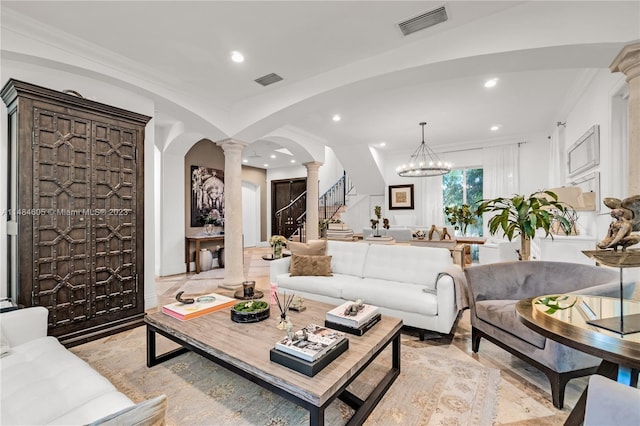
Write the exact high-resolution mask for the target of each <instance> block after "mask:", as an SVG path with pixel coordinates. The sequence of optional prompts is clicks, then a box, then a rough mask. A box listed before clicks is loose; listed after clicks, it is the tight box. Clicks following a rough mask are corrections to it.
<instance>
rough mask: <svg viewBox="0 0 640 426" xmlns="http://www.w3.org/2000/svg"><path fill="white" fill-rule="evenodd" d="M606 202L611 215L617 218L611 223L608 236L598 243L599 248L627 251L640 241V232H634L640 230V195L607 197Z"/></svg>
mask: <svg viewBox="0 0 640 426" xmlns="http://www.w3.org/2000/svg"><path fill="white" fill-rule="evenodd" d="M603 202H604V204H605V205H606V206H607V207H609V208H610V209H612V210H611V217H613V218H614V219H615V220H614V221H613V222H611V225H609V231H608V232H607V236H606V237H605V238H604V239H603V240H602V241H600V242H599V243H598V248H599V249H610V248H612V249H613V250H614V251H618V247H622V251H626V249H627V247H629V246H632V245H634V244H638V243H639V242H640V234H633V233H632V232H634V231H635V232H637V231H640V195H634V196H633V197H628V198H625V199H624V200H619V199H618V198H605V199H604V200H603Z"/></svg>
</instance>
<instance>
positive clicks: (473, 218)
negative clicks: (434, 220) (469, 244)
mask: <svg viewBox="0 0 640 426" xmlns="http://www.w3.org/2000/svg"><path fill="white" fill-rule="evenodd" d="M444 213H445V214H446V215H447V220H448V221H449V223H450V224H451V225H453V228H454V229H455V230H459V231H460V232H462V235H467V227H468V226H469V225H475V224H476V223H478V219H477V217H478V215H477V214H476V212H475V211H474V210H473V208H472V207H471V206H470V205H469V204H463V205H461V206H449V207H445V209H444Z"/></svg>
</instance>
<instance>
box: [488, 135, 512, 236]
mask: <svg viewBox="0 0 640 426" xmlns="http://www.w3.org/2000/svg"><path fill="white" fill-rule="evenodd" d="M519 147H520V145H518V144H513V145H505V146H498V147H492V148H483V149H482V164H483V186H482V196H483V198H485V199H487V198H497V197H511V196H512V195H513V194H517V193H518V191H519V190H520V183H519V182H520V178H519V175H520V173H519V171H520V156H519V152H520V148H519ZM491 216H493V214H492V213H487V214H485V215H483V223H484V225H483V227H484V230H483V235H485V236H486V237H490V235H489V228H488V226H487V224H488V223H489V219H490V218H491ZM501 235H502V233H501V232H499V233H498V235H496V237H498V238H497V239H498V240H499V239H500V238H501Z"/></svg>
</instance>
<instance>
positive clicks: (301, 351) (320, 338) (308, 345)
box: [275, 324, 346, 362]
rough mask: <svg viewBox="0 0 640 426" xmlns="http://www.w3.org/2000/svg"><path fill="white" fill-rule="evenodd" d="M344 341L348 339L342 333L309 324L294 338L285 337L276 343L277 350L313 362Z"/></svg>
mask: <svg viewBox="0 0 640 426" xmlns="http://www.w3.org/2000/svg"><path fill="white" fill-rule="evenodd" d="M342 340H346V337H345V335H344V333H343V332H341V331H336V330H333V329H330V328H326V327H323V326H321V325H316V324H309V325H307V326H306V327H304V328H303V329H301V330H299V331H297V332H295V333H294V334H293V337H292V338H289V337H285V338H284V339H282V340H280V341H279V342H276V347H275V349H276V350H278V351H280V352H284V353H287V354H289V355H293V356H295V357H298V358H300V359H302V360H304V361H309V362H313V361H316V360H317V359H319V358H320V357H321V356H322V355H324V354H325V353H327V352H329V351H330V350H331V349H332V348H333V347H334V346H336V345H337V344H338V343H340V342H341V341H342Z"/></svg>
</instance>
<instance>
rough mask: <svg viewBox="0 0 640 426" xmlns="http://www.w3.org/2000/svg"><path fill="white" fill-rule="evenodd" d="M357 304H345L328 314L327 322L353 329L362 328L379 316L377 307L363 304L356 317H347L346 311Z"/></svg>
mask: <svg viewBox="0 0 640 426" xmlns="http://www.w3.org/2000/svg"><path fill="white" fill-rule="evenodd" d="M354 303H355V302H345V303H343V304H342V305H340V306H337V307H335V308H333V309H331V310H330V311H329V312H327V314H326V316H325V320H326V321H329V322H330V323H332V324H341V325H344V326H347V327H351V328H360V327H362V326H363V325H365V324H366V323H368V322H369V320H371V318H373V317H375V316H376V315H378V314H379V312H380V309H379V308H378V307H377V306H373V305H367V304H363V308H362V310H361V311H359V312H358V313H357V314H356V315H347V314H345V311H346V310H347V309H348V308H349V307H350V306H351V305H353V304H354Z"/></svg>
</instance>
